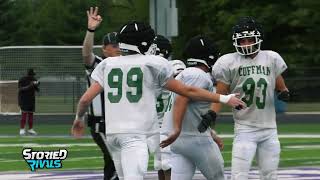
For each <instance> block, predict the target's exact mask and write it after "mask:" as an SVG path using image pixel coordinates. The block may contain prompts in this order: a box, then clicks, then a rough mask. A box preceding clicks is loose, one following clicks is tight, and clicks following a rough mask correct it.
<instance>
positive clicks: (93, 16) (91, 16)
mask: <svg viewBox="0 0 320 180" xmlns="http://www.w3.org/2000/svg"><path fill="white" fill-rule="evenodd" d="M87 16H88V29H87V33H86V36H85V38H84V41H83V47H82V57H83V62H84V64H85V65H87V66H91V65H92V63H93V61H94V54H93V51H92V49H93V42H94V31H95V30H96V28H97V27H98V26H99V25H100V23H101V21H102V18H101V16H100V15H98V7H95V8H93V7H90V10H89V11H87Z"/></svg>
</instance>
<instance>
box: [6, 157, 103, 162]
mask: <svg viewBox="0 0 320 180" xmlns="http://www.w3.org/2000/svg"><path fill="white" fill-rule="evenodd" d="M101 158H102V157H101V156H93V157H75V158H67V159H66V161H81V160H85V159H91V160H92V159H101ZM23 161H25V160H24V159H15V160H7V159H0V162H1V163H10V162H23Z"/></svg>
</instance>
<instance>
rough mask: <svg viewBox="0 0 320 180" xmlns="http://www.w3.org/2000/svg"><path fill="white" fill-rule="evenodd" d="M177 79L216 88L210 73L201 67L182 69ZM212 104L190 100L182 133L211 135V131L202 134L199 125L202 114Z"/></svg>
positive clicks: (190, 84) (194, 84)
mask: <svg viewBox="0 0 320 180" xmlns="http://www.w3.org/2000/svg"><path fill="white" fill-rule="evenodd" d="M176 79H177V80H179V81H181V82H182V83H184V84H186V85H189V86H194V87H198V88H202V89H205V90H208V91H211V92H213V90H214V88H213V83H212V80H211V77H210V74H209V73H206V72H204V71H203V70H201V69H199V68H195V67H190V68H187V69H185V70H184V71H182V72H181V73H180V74H179V75H178V76H177V77H176ZM210 104H211V103H210V102H205V101H193V100H190V101H189V103H188V107H187V111H186V113H185V115H184V119H183V123H182V132H181V135H197V136H200V135H201V136H203V135H206V136H210V133H209V131H208V132H206V133H203V134H200V132H199V131H198V129H197V126H198V124H199V123H200V121H201V119H202V118H201V115H203V114H205V113H206V112H207V111H208V110H209V108H210Z"/></svg>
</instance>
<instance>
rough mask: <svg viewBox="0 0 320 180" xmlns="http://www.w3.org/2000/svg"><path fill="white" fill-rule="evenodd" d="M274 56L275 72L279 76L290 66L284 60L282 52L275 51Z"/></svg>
mask: <svg viewBox="0 0 320 180" xmlns="http://www.w3.org/2000/svg"><path fill="white" fill-rule="evenodd" d="M273 56H274V73H275V77H278V76H279V75H281V74H282V73H283V72H284V71H285V70H286V69H287V68H288V66H287V64H286V63H285V62H284V60H283V58H282V57H281V56H280V54H278V53H276V52H273Z"/></svg>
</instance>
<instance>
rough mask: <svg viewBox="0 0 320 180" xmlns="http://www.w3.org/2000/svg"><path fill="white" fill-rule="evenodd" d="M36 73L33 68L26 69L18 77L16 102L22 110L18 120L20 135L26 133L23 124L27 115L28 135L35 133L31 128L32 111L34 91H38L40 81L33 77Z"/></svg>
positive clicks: (33, 109) (33, 108)
mask: <svg viewBox="0 0 320 180" xmlns="http://www.w3.org/2000/svg"><path fill="white" fill-rule="evenodd" d="M35 75H36V73H35V72H34V71H33V69H28V72H27V75H26V76H23V77H22V78H20V79H19V83H18V87H19V93H18V101H19V102H18V103H19V106H20V109H21V112H22V115H21V121H20V135H21V136H23V135H25V134H26V130H25V124H26V121H27V117H28V125H29V130H28V131H27V132H28V133H29V134H30V135H37V133H36V132H35V131H34V130H33V112H34V111H35V100H36V97H35V91H37V92H39V84H40V82H39V81H38V80H37V79H36V78H35V77H34V76H35Z"/></svg>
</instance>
